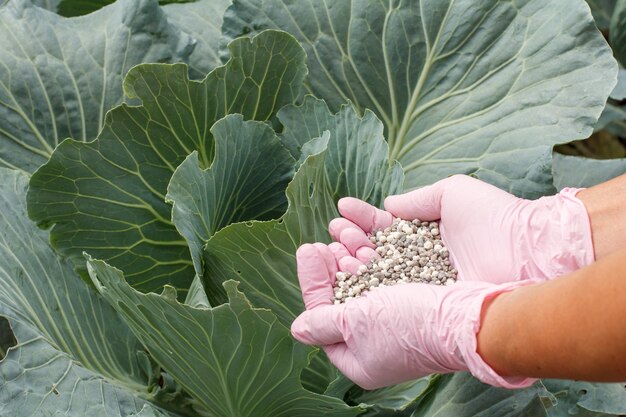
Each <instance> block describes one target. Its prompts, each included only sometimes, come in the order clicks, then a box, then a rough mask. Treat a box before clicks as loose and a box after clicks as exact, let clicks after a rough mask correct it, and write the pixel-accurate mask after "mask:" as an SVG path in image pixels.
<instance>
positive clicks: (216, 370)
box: [89, 125, 361, 417]
mask: <svg viewBox="0 0 626 417" xmlns="http://www.w3.org/2000/svg"><path fill="white" fill-rule="evenodd" d="M256 128H257V129H259V128H260V126H259V125H257V126H256ZM324 162H325V157H324V155H323V154H319V155H313V156H310V157H309V158H308V159H307V160H306V161H305V163H304V164H303V165H302V166H301V167H300V169H299V171H298V173H297V174H296V176H295V177H294V179H293V181H292V182H291V184H290V185H289V189H288V194H289V192H290V191H289V190H291V192H293V193H296V194H297V195H306V196H309V186H310V184H312V183H316V184H320V185H319V187H318V188H317V190H314V195H312V196H309V198H311V200H312V201H313V202H315V201H316V200H318V199H322V201H321V203H320V204H321V205H326V203H327V201H328V196H329V191H328V189H327V185H326V184H327V183H326V182H324V181H319V180H323V179H324V176H325V170H324ZM313 204H316V203H313ZM89 265H90V268H91V269H90V273H91V276H92V279H93V280H94V282H95V284H96V288H97V289H98V290H99V291H100V292H101V293H102V294H103V296H104V297H105V298H107V299H108V300H109V301H110V302H111V304H112V305H113V306H114V307H115V308H116V309H118V311H119V312H120V314H121V315H123V316H124V317H125V318H126V320H127V322H128V323H129V325H130V326H131V327H132V328H133V330H134V331H135V333H136V334H137V336H138V337H139V338H140V339H141V340H142V341H143V342H144V343H145V344H146V346H147V347H148V349H149V350H150V352H151V353H152V354H153V355H154V357H155V359H156V360H157V361H158V362H159V363H160V364H161V366H163V368H164V369H165V370H166V371H167V372H168V373H169V374H171V375H172V377H173V378H174V379H175V380H176V381H177V382H178V383H179V384H180V385H181V386H183V387H184V388H185V389H186V390H187V391H188V392H189V393H190V394H191V395H192V396H193V397H194V398H195V399H196V400H198V401H199V402H200V403H201V404H203V405H204V406H205V408H206V409H208V410H210V411H211V412H212V413H213V414H212V415H215V416H223V415H237V416H272V417H273V416H281V415H285V416H293V415H298V416H316V415H356V414H358V413H359V412H360V411H361V410H359V409H350V408H349V407H347V406H346V405H345V403H343V401H340V400H338V399H336V398H333V397H329V396H321V395H319V394H314V393H312V392H309V391H305V390H304V389H303V388H302V383H301V382H300V374H301V373H302V371H303V369H304V368H305V367H306V366H307V364H308V361H309V357H310V355H311V354H312V349H311V348H308V347H305V346H303V345H300V344H298V343H296V342H294V341H293V340H292V339H291V337H290V335H289V331H288V328H287V327H286V326H285V325H284V324H282V323H281V320H279V318H278V317H277V316H276V315H275V314H274V313H273V312H271V311H269V310H265V309H254V308H252V306H251V304H250V303H249V302H248V301H247V300H246V298H244V296H243V294H242V293H240V292H239V291H238V290H237V284H236V283H234V282H232V281H229V282H226V283H225V284H224V288H225V290H226V293H227V299H226V301H227V303H225V304H222V305H220V306H217V307H214V308H194V307H192V306H187V305H183V304H179V303H178V302H177V301H176V300H175V298H176V296H175V294H174V293H173V291H172V289H171V287H166V291H165V292H164V294H163V295H161V296H158V295H156V294H148V295H143V294H141V293H139V292H137V291H135V290H133V289H132V288H130V287H129V286H128V285H127V284H126V283H125V281H124V279H123V276H122V274H121V272H120V271H118V270H115V269H113V268H111V267H109V266H108V265H106V264H105V263H103V262H101V261H91V260H90V262H89ZM249 294H251V295H254V294H255V291H254V290H251V291H250V292H249ZM320 379H321V380H322V382H323V380H324V378H323V376H322V377H320Z"/></svg>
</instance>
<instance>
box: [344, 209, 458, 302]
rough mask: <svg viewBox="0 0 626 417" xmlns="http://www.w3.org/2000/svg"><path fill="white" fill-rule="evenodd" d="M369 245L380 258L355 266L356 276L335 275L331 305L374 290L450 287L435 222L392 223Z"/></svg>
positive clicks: (452, 274) (452, 278) (450, 271)
mask: <svg viewBox="0 0 626 417" xmlns="http://www.w3.org/2000/svg"><path fill="white" fill-rule="evenodd" d="M370 241H371V242H372V243H373V244H375V245H376V249H375V250H376V253H378V255H380V258H376V259H372V260H371V261H370V262H369V263H367V264H366V265H361V266H359V268H358V270H357V272H356V274H354V275H353V274H351V273H349V272H337V275H336V280H335V285H334V287H333V293H334V297H333V299H332V301H333V302H334V303H335V304H341V303H344V302H346V301H349V300H353V299H355V298H358V297H360V296H362V295H363V294H364V293H365V292H367V291H369V290H372V289H374V288H381V287H387V286H391V285H400V284H408V283H412V282H415V283H425V284H432V285H452V284H454V283H455V282H456V277H457V270H456V269H454V268H453V267H452V265H451V264H450V260H449V255H450V254H449V252H448V249H447V248H446V247H445V245H444V244H443V242H442V241H441V237H440V235H439V224H438V223H437V222H421V221H419V220H413V221H409V220H402V219H395V220H394V222H393V223H392V225H391V226H389V227H387V228H385V229H382V230H375V231H373V232H372V235H371V236H370Z"/></svg>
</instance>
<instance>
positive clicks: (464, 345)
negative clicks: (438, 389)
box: [456, 280, 539, 389]
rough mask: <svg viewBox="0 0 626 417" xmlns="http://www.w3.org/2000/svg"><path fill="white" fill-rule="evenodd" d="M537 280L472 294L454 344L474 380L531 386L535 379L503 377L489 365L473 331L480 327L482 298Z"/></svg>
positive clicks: (521, 386) (511, 385)
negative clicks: (480, 353) (481, 355)
mask: <svg viewBox="0 0 626 417" xmlns="http://www.w3.org/2000/svg"><path fill="white" fill-rule="evenodd" d="M537 282H539V281H536V280H524V281H516V282H512V283H506V284H502V285H490V286H489V287H488V288H486V289H485V288H483V289H480V290H479V292H478V294H476V293H474V294H473V295H472V296H471V297H472V301H471V303H470V305H469V306H468V308H467V309H465V310H464V312H463V315H464V317H465V319H464V320H463V321H464V322H463V323H462V325H460V326H459V327H458V332H457V335H456V337H457V341H456V342H457V346H458V349H459V352H458V353H459V354H460V356H461V357H462V358H463V361H464V362H465V366H466V367H467V370H468V371H469V372H471V373H472V375H474V376H475V377H476V378H477V379H478V380H480V381H481V382H484V383H485V384H489V385H492V386H495V387H502V388H507V389H516V388H526V387H529V386H531V385H533V384H534V383H535V382H536V381H537V379H536V378H526V377H503V376H500V375H498V373H497V372H496V371H495V370H494V369H493V368H491V366H489V365H488V364H487V363H486V362H485V361H484V360H483V358H481V357H480V355H479V354H478V340H477V334H478V331H479V330H480V325H481V323H480V318H481V313H482V308H483V305H484V303H485V301H487V300H489V299H491V298H494V297H496V296H497V295H499V294H502V293H504V292H508V291H512V290H514V289H516V288H518V287H522V286H525V285H532V284H535V283H537Z"/></svg>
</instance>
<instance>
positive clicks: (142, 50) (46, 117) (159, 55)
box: [0, 0, 193, 172]
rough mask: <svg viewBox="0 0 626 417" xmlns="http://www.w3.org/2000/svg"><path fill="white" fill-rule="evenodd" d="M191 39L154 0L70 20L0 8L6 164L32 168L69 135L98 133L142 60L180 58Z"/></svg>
mask: <svg viewBox="0 0 626 417" xmlns="http://www.w3.org/2000/svg"><path fill="white" fill-rule="evenodd" d="M192 48H193V41H192V39H191V38H190V37H189V36H188V35H186V34H184V33H182V32H181V31H180V30H179V29H178V28H177V27H176V26H174V25H172V24H170V23H168V21H167V17H166V15H165V13H163V11H162V10H161V9H160V8H159V6H158V4H157V3H156V2H154V1H152V0H119V1H117V2H116V3H115V4H112V5H111V6H108V7H105V8H104V9H102V10H100V11H98V12H96V13H94V14H91V15H89V16H85V17H81V18H73V19H66V18H63V17H61V16H58V15H56V14H54V13H52V12H49V11H47V10H44V9H41V8H38V7H35V6H33V5H32V4H31V3H30V2H29V1H28V0H12V1H10V2H8V3H7V4H6V5H4V6H2V7H0V167H2V166H4V167H11V168H17V169H21V170H24V171H27V172H32V171H34V170H35V169H37V168H38V167H39V166H40V165H41V164H43V163H44V162H46V160H47V159H48V158H49V157H50V155H51V154H52V151H53V149H54V148H55V146H57V145H58V144H59V143H60V142H61V141H62V140H63V139H65V138H67V137H72V138H74V139H76V140H80V141H85V140H91V139H93V138H94V137H95V136H96V135H97V134H98V131H99V130H100V128H102V126H103V124H104V121H105V113H106V112H107V111H108V110H109V109H110V108H112V107H113V106H116V105H118V104H119V103H120V102H121V101H122V98H123V93H122V79H123V78H124V75H125V74H126V72H127V71H128V70H129V69H130V68H131V67H133V66H134V65H137V64H139V63H141V62H172V61H173V62H176V61H181V60H183V61H184V60H186V59H187V58H188V57H189V54H190V53H191V52H192Z"/></svg>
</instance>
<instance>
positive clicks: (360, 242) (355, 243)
mask: <svg viewBox="0 0 626 417" xmlns="http://www.w3.org/2000/svg"><path fill="white" fill-rule="evenodd" d="M338 241H339V242H341V243H342V244H343V245H344V246H345V247H346V249H348V252H350V254H351V255H353V256H354V255H356V251H357V249H359V248H361V247H367V248H372V249H373V248H375V247H376V245H374V244H373V243H372V242H370V240H369V238H368V237H367V236H366V235H365V233H363V231H362V230H357V229H352V228H348V229H344V230H343V231H342V232H341V234H340V235H339V240H338Z"/></svg>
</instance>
